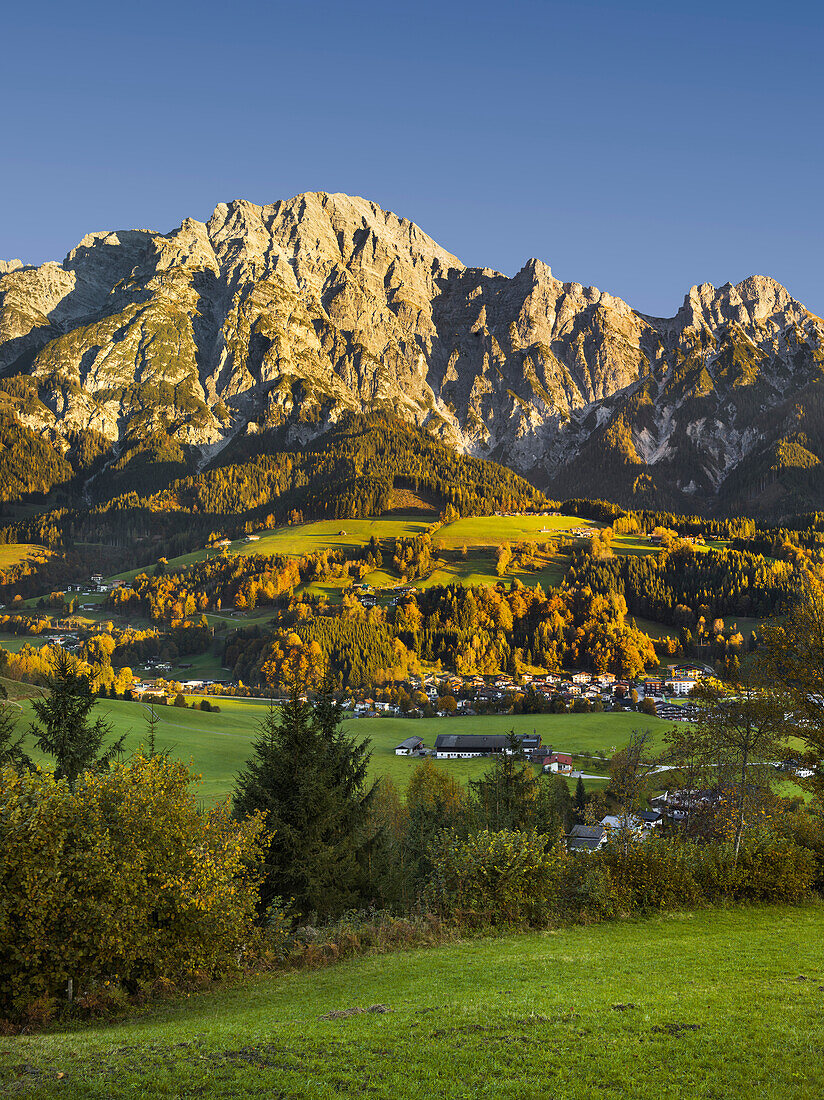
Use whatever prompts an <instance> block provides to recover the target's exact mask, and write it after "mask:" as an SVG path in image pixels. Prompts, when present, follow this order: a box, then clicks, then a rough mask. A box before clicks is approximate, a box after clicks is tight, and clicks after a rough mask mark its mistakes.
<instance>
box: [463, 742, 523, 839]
mask: <svg viewBox="0 0 824 1100" xmlns="http://www.w3.org/2000/svg"><path fill="white" fill-rule="evenodd" d="M470 789H471V791H472V796H473V802H474V810H475V814H476V816H477V818H478V819H479V822H480V823H481V824H482V826H485V827H486V828H488V829H493V830H499V829H525V828H530V827H533V826H535V825H537V821H536V818H537V816H538V794H539V791H538V781H537V779H536V778H535V776H534V774H533V772H532V768H531V767H530V765H529V763H528V762H527V759H526V755H525V753H524V751H523V748H522V747H521V742H520V739H519V738H518V737H517V736H516V735H515V732H514V730H511V731H510V733H509V735H508V738H507V746H506V750H505V751H504V752H501V753H498V754H497V755H496V756H495V760H494V762H493V764H492V766H491V767H490V768H489V770H488V771H487V772H486V774H485V775H483V776H482V777H481V778H480V779H474V780H472V781H471V782H470Z"/></svg>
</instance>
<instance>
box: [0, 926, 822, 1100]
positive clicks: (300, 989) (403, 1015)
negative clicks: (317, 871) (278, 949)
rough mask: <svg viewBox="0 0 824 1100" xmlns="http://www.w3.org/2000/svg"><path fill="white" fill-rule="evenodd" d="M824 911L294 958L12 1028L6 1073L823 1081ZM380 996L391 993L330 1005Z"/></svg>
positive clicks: (256, 1090) (199, 1083) (621, 1090)
mask: <svg viewBox="0 0 824 1100" xmlns="http://www.w3.org/2000/svg"><path fill="white" fill-rule="evenodd" d="M822 919H824V910H822V908H821V907H820V906H813V905H811V906H806V907H801V908H788V907H777V906H775V907H774V906H770V907H764V908H753V909H743V908H742V909H731V910H720V909H716V910H707V911H703V912H696V913H679V914H672V915H670V914H667V915H663V916H659V917H655V918H651V919H649V920H643V921H642V920H637V921H632V922H624V923H615V924H601V925H594V926H590V927H574V928H568V929H562V930H560V931H556V932H548V933H543V934H541V933H538V934H525V935H511V936H507V937H503V938H488V939H477V940H469V941H466V942H463V943H456V944H450V945H446V946H442V947H439V948H431V949H428V950H415V951H409V952H398V953H395V954H391V955H383V956H372V957H368V956H367V957H363V958H359V959H352V960H348V961H346V962H343V963H340V964H337V965H334V966H330V967H328V968H327V969H324V970H319V971H310V972H306V971H304V972H293V973H287V974H276V975H272V976H267V977H265V978H257V979H252V980H249V981H246V982H245V983H243V984H238V985H236V986H234V987H231V988H225V989H222V990H218V991H212V992H206V993H200V994H192V995H191V997H187V998H179V999H176V1000H173V1001H167V1002H164V1003H158V1004H155V1005H153V1006H151V1007H150V1008H148V1009H145V1010H141V1011H139V1012H137V1013H136V1014H134V1015H132V1016H130V1017H128V1018H126V1019H125V1020H124V1021H122V1022H120V1023H99V1022H95V1023H91V1024H88V1025H74V1026H71V1027H69V1026H63V1027H59V1028H55V1029H53V1030H52V1031H50V1032H47V1033H40V1034H37V1033H35V1034H25V1035H21V1036H17V1037H13V1038H0V1088H2V1086H3V1085H5V1088H6V1090H7V1092H6V1094H7V1095H9V1096H11V1095H16V1096H18V1095H19V1096H25V1097H28V1098H31V1100H44V1098H49V1097H61V1096H62V1097H67V1098H69V1097H71V1098H72V1100H74V1098H84V1100H85V1098H88V1100H118V1098H137V1097H141V1098H142V1097H146V1098H150V1100H151V1098H160V1097H163V1098H169V1100H171V1098H190V1097H215V1098H221V1100H223V1098H226V1100H228V1098H233V1100H234V1098H246V1097H248V1098H251V1097H255V1098H257V1097H267V1098H269V1097H281V1098H288V1100H299V1098H300V1100H302V1098H306V1100H327V1098H333V1097H341V1096H343V1097H355V1096H364V1095H368V1096H373V1097H376V1098H387V1100H389V1098H391V1100H432V1098H441V1097H443V1098H448V1100H469V1098H475V1097H478V1098H493V1097H494V1098H507V1100H538V1098H541V1100H544V1098H546V1100H550V1098H552V1100H555V1098H557V1100H591V1098H592V1097H594V1096H597V1097H602V1098H603V1100H738V1098H745V1097H746V1098H747V1100H813V1098H816V1097H820V1096H822V1095H824V1059H822V1057H821V1051H822V1042H824V991H823V990H822V987H824V941H822V937H821V926H822ZM371 1005H381V1006H385V1008H386V1011H385V1012H383V1013H378V1012H376V1013H369V1012H365V1013H362V1014H355V1015H352V1016H348V1017H344V1018H342V1019H323V1017H324V1016H325V1015H326V1014H327V1013H329V1012H330V1011H335V1010H341V1009H347V1008H351V1007H356V1006H358V1007H361V1008H367V1007H369V1006H371ZM58 1074H60V1075H61V1077H60V1079H58Z"/></svg>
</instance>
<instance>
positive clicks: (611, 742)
mask: <svg viewBox="0 0 824 1100" xmlns="http://www.w3.org/2000/svg"><path fill="white" fill-rule="evenodd" d="M219 706H220V708H221V712H220V714H208V713H205V712H202V711H199V710H191V709H188V710H183V709H182V708H178V707H158V708H157V712H156V713H157V715H158V718H159V726H158V742H159V747H160V748H163V749H168V750H169V751H170V752H171V753H172V755H174V756H176V757H178V758H180V759H182V760H185V761H187V762H189V761H191V763H192V766H193V767H194V770H195V771H196V772H197V773H198V774H199V775H201V776H202V783H201V785H200V787H199V789H198V790H199V794H200V796H201V797H202V798H203V800H204V801H205V802H208V803H213V802H215V801H217V800H219V799H221V798H225V797H226V795H228V794H229V793H231V790H232V787H233V785H234V779H235V776H236V775H237V773H238V772H239V771H240V770H241V768H242V767H243V765H244V764H245V762H246V760H247V759H248V757H249V753H250V748H251V744H252V741H253V740H254V738H255V734H256V728H257V722H258V721H259V720H260V718H261V716H262V715H263V713H264V712H265V709H266V704H265V703H263V702H257V703H256V702H252V701H249V702H243V701H240V700H234V699H221V700H220V701H219ZM95 713H96V714H97V713H100V714H102V715H104V716H105V717H106V718H107V719H108V721H110V722H111V724H112V730H113V734H114V735H116V736H120V735H121V734H126V746H125V747H126V751H127V752H134V751H136V750H137V749H138V748H139V746H140V744H141V742H142V741H144V739H145V735H146V733H145V729H146V727H145V719H146V713H147V711H146V708H145V707H143V706H142V705H141V704H139V703H124V702H114V701H101V703H99V704H98V707H97V710H96V712H95ZM31 720H32V713H31V706H30V704H27V703H23V709H22V713H21V728H23V726H26V725H28V723H29V722H30V721H31ZM344 728H345V729H346V732H347V733H348V734H349V735H350V736H355V737H357V738H358V739H362V738H367V737H368V738H369V739H370V741H371V742H372V760H371V774H372V775H373V776H375V777H377V776H381V775H387V776H390V777H391V778H392V780H393V781H394V782H395V783H396V784H397V785H398V787H399V788H400V789H401V790H405V789H406V784H407V783H408V781H409V777H410V775H411V774H412V771H413V770H414V768H415V766H416V764H417V760H416V759H414V758H409V757H403V756H395V746H396V745H398V744H400V742H401V741H404V740H405V739H406V738H407V737H411V736H413V735H417V736H419V737H422V738H423V739H424V743H425V744H426V746H427V747H428V748H432V747H433V746H434V744H435V738H436V736H437V735H438V734H439V733H506V732H508V731H509V730H510V729H514V730H515V732H516V733H532V731H533V730H537V731H538V732H539V733H540V734H541V736H542V738H543V742H544V744H548V745H552V747H553V748H555V749H557V750H559V751H567V752H593V753H594V752H597V751H599V750H601V751H603V752H604V753H605V754H606V755H607V756H609V755H610V754H611V752H612V751H613V750H614V749H616V748H620V747H621V746H622V745H624V744H626V742H627V741H628V739H629V735H630V732H631V731H632V730H633V729H634V728H640V729H650V730H651V731H653V733H654V734H655V736H656V740H659V741H660V738H661V737H662V735H663V733H664V732H665V731H666V730H667V729H669V724H668V723H667V722H664V721H663V720H662V719H659V718H647V717H646V716H645V715H641V714H557V715H556V714H539V715H528V716H526V715H516V716H508V715H502V716H498V717H494V716H493V717H474V718H452V719H449V718H440V719H439V718H434V719H423V718H422V719H417V720H416V719H404V718H358V719H348V720H347V721H346V723H345V727H344ZM435 765H436V767H438V768H443V769H444V771H448V772H449V773H450V774H452V775H454V776H455V777H456V778H458V779H459V780H460V781H461V782H466V781H468V780H469V779H473V778H477V776H479V775H481V774H482V773H483V771H484V770H485V768H486V767H487V766H488V765H487V762H485V761H481V760H439V761H435ZM583 770H584V771H587V770H588V769H587V768H586V767H584V769H583Z"/></svg>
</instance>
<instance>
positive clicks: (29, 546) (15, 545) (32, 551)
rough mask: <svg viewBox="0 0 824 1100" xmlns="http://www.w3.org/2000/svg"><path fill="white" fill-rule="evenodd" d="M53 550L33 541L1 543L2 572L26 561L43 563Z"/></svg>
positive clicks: (0, 563)
mask: <svg viewBox="0 0 824 1100" xmlns="http://www.w3.org/2000/svg"><path fill="white" fill-rule="evenodd" d="M52 553H53V552H52V551H51V550H47V549H46V547H45V546H38V545H37V544H36V543H32V542H8V543H0V572H2V570H4V569H11V568H12V566H14V565H20V564H21V563H22V562H24V561H30V562H36V563H38V564H42V563H43V562H44V561H48V560H49V558H50V557H52Z"/></svg>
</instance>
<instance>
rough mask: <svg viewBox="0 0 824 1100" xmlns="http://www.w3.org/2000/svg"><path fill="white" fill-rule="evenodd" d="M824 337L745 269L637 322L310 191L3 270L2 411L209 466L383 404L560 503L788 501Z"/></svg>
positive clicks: (545, 277) (599, 302)
mask: <svg viewBox="0 0 824 1100" xmlns="http://www.w3.org/2000/svg"><path fill="white" fill-rule="evenodd" d="M823 335H824V332H823V331H822V322H821V320H820V319H819V318H817V317H815V316H813V315H812V314H811V313H809V311H808V310H806V309H805V308H804V307H803V306H802V305H800V303H798V302H796V301H795V300H794V299H793V298H792V297H790V295H789V294H788V293H787V291H786V290H785V289H784V288H783V287H782V286H780V285H779V284H778V283H776V282H774V281H773V280H771V279H768V278H764V277H761V276H754V277H752V278H750V279H747V280H745V281H744V282H742V283H739V284H738V285H737V286H731V285H727V286H725V287H721V288H720V289H715V288H714V287H712V286H709V285H708V284H703V285H702V286H700V287H693V288H692V290H691V291H690V292H689V294H688V295H687V296H686V298H685V300H684V304H683V306H682V308H681V309H680V310H679V312H678V313H677V314H676V316H675V317H673V318H668V319H662V318H654V317H647V316H644V315H642V314H640V313H638V312H636V311H635V310H633V309H632V308H631V307H630V306H628V305H627V304H626V303H625V302H623V301H622V300H621V299H619V298H614V297H612V296H611V295H610V294H607V293H605V292H603V291H600V290H598V289H597V288H595V287H583V286H581V285H580V284H578V283H564V282H561V281H560V280H558V279H556V278H555V277H554V276H553V274H552V272H551V270H550V269H549V268H548V267H547V266H546V265H545V264H543V263H541V262H540V261H539V260H530V261H529V262H528V263H527V264H526V265H525V266H524V267H523V268H522V270H521V271H519V272H518V273H517V274H516V275H515V276H513V277H512V278H507V277H505V276H503V275H500V274H498V273H497V272H495V271H491V270H488V269H479V268H467V267H464V266H463V265H462V264H461V263H460V261H459V260H458V259H457V258H456V257H455V256H453V255H451V254H450V253H448V252H446V251H445V250H444V249H442V248H441V247H440V246H439V245H437V244H436V243H435V242H434V241H433V240H432V239H431V238H430V237H428V236H427V235H426V234H425V233H423V232H422V231H421V230H420V229H419V228H418V227H417V226H416V225H414V224H413V223H412V222H409V221H406V220H405V219H403V218H399V217H397V216H396V215H395V214H392V213H388V212H386V211H384V210H382V209H381V208H380V207H378V206H376V205H375V204H374V203H371V202H368V201H366V200H365V199H359V198H352V197H349V196H347V195H327V194H325V193H322V192H315V193H309V194H304V195H298V196H296V197H295V198H293V199H289V200H288V201H282V202H276V203H273V204H272V205H269V206H255V205H254V204H252V203H249V202H244V201H236V202H232V203H230V204H228V205H227V204H225V203H221V204H219V205H218V206H217V207H216V208H215V211H214V213H213V214H212V216H211V218H210V219H209V221H208V222H206V223H205V224H204V223H202V222H198V221H194V220H192V219H186V221H184V222H183V224H182V225H181V226H180V228H179V229H176V230H174V231H173V232H171V233H168V234H163V233H155V232H149V231H138V230H130V231H123V232H99V233H91V234H89V235H88V236H87V237H85V238H84V239H83V240H82V241H81V242H80V244H79V245H78V246H77V247H76V248H75V249H74V250H73V251H72V252H71V253H70V254H69V255H68V256H67V257H66V259H65V260H64V261H63V263H62V264H58V263H47V264H43V265H42V266H41V267H26V266H23V265H22V264H21V263H20V261H17V260H13V261H9V262H4V263H0V377H2V379H3V380H4V381H3V382H2V383H0V385H2V387H3V391H2V392H0V415H2V416H5V417H12V418H15V419H17V420H18V421H19V422H20V423H22V424H24V425H25V426H26V427H27V428H29V429H31V430H33V431H35V432H37V433H39V434H42V435H45V436H46V437H47V438H48V439H49V441H51V442H53V443H54V445H55V446H56V447H57V448H58V449H64V450H65V449H66V448H67V447H68V442H67V440H69V439H70V438H76V433H78V432H94V433H97V435H99V436H100V437H102V439H103V440H104V441H105V445H108V446H110V447H111V448H112V454H117V453H119V451H121V450H122V449H123V448H124V447H128V446H129V445H131V444H132V443H133V442H134V440H135V439H136V438H145V437H151V436H153V435H155V434H158V433H159V434H162V435H163V436H164V438H169V439H170V440H172V441H174V443H175V444H177V445H179V446H180V447H182V448H184V449H186V450H187V451H192V450H194V451H195V452H197V455H199V457H200V462H201V463H202V462H206V461H210V460H212V459H214V457H215V456H216V455H218V454H219V452H220V450H221V448H222V447H223V446H225V445H226V444H227V443H228V442H229V441H230V440H231V439H232V438H234V437H235V436H237V435H239V434H241V433H258V432H262V431H266V430H268V429H278V433H277V438H278V439H279V440H281V441H283V442H285V443H290V442H305V441H307V440H308V439H311V438H312V437H313V436H315V435H317V434H319V433H320V432H322V431H323V430H325V429H326V428H328V427H329V426H330V424H333V423H334V422H335V421H336V420H337V419H338V418H339V417H340V416H341V414H342V413H343V412H344V411H346V410H373V409H389V410H392V411H394V412H395V413H396V414H397V415H398V416H400V417H402V418H405V419H407V420H409V421H411V422H414V423H416V424H418V425H423V426H426V427H427V428H428V429H429V430H430V431H432V432H433V433H434V434H436V435H438V436H439V437H440V438H442V439H443V440H444V441H446V442H449V443H451V444H453V445H454V446H456V447H457V448H458V449H460V450H462V451H467V452H471V453H474V454H478V455H481V456H483V457H490V458H494V459H496V460H498V461H500V462H504V463H506V464H508V465H510V466H513V467H514V468H516V469H517V470H519V471H520V472H522V473H526V474H528V475H530V476H531V477H532V478H533V480H535V481H536V482H537V483H539V484H540V485H541V486H542V487H547V488H548V489H549V491H550V492H555V493H556V495H563V496H569V495H575V496H583V495H587V496H611V497H613V498H618V499H621V500H623V501H625V502H627V503H637V504H644V503H656V504H661V503H665V504H673V505H678V506H684V505H687V506H689V505H690V504H691V503H694V504H695V506H696V507H697V506H698V504H699V503H700V504H702V505H707V504H709V505H712V504H714V503H717V502H718V501H720V500H725V501H728V502H735V503H736V504H743V503H748V504H749V505H751V506H754V507H760V506H763V507H768V506H769V507H774V506H777V505H778V504H780V503H781V501H786V503H787V505H788V506H790V505H791V504H792V503H793V502H795V501H796V498H797V499H798V501H799V502H801V503H802V504H803V503H804V502H807V501H808V499H809V500H814V499H816V490H815V485H816V484H817V472H816V469H815V467H816V465H817V464H818V463H819V462H820V455H821V454H822V453H824V452H822V450H821V445H822V432H821V429H820V427H819V424H820V416H819V413H818V409H819V405H820V404H821V401H820V397H819V386H820V384H821V375H822V359H823V356H822V336H823ZM73 433H74V434H73ZM96 437H97V436H95V438H96ZM811 486H812V488H811ZM810 494H812V496H811V495H810Z"/></svg>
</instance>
